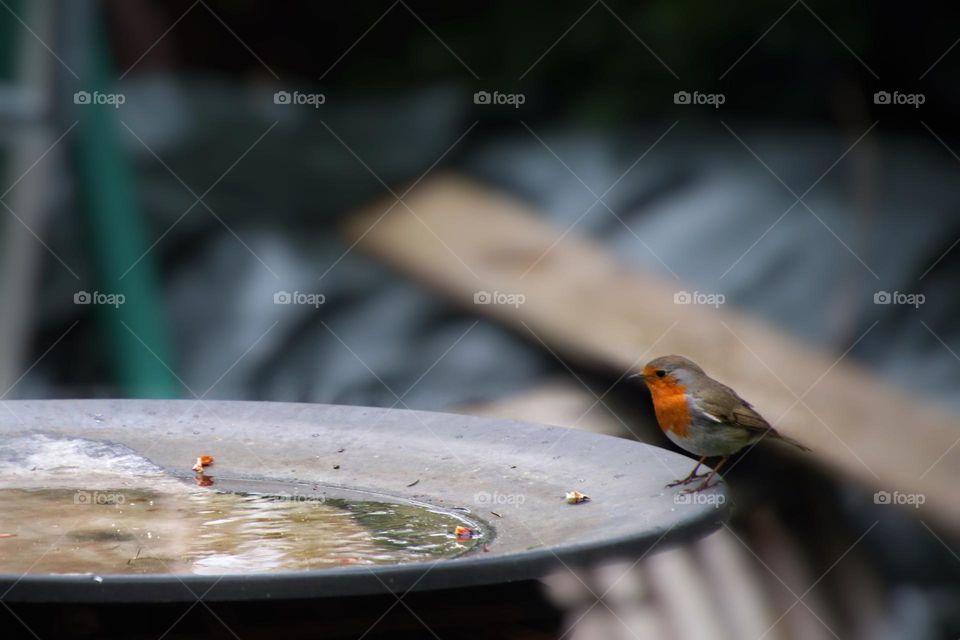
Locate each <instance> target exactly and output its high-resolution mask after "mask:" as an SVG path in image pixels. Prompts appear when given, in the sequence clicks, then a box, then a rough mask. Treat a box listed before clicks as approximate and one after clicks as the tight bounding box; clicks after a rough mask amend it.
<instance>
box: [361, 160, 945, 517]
mask: <svg viewBox="0 0 960 640" xmlns="http://www.w3.org/2000/svg"><path fill="white" fill-rule="evenodd" d="M404 202H405V204H398V203H396V202H395V201H394V200H393V199H389V200H386V201H384V202H379V203H375V204H373V205H371V206H370V207H368V208H366V209H364V210H363V211H360V212H358V213H357V214H356V215H353V216H351V217H350V218H349V219H348V222H347V224H346V233H347V234H348V236H349V237H350V238H351V239H352V240H353V241H354V242H356V243H357V246H358V247H359V248H361V249H363V250H366V251H368V252H370V253H372V254H374V255H376V256H378V257H379V258H381V259H383V260H385V261H386V262H388V263H389V264H392V265H394V266H396V267H397V268H399V269H401V270H403V271H404V272H406V273H408V274H409V275H410V276H412V277H414V278H416V279H417V280H420V281H422V282H424V283H426V284H428V285H429V286H432V287H433V288H435V289H436V290H438V291H440V292H442V293H444V294H445V295H447V296H449V297H450V298H451V299H453V300H455V301H458V302H459V303H461V304H463V305H466V306H468V307H469V308H471V309H474V310H476V311H477V312H478V313H484V314H487V315H489V316H491V317H493V318H496V319H497V320H499V321H501V322H503V323H505V324H507V325H510V326H512V327H514V328H515V329H516V330H517V331H518V332H519V333H521V334H522V335H525V336H527V337H529V338H530V339H531V340H533V341H535V342H537V343H543V344H545V345H548V346H549V349H551V350H552V351H554V352H556V353H557V354H559V355H560V356H561V357H564V358H572V359H576V360H578V361H580V362H582V363H586V364H591V365H596V364H603V365H605V366H608V367H610V368H612V369H613V370H614V371H618V372H623V371H627V370H634V369H636V368H637V367H638V366H641V365H642V364H643V363H644V362H645V361H646V360H648V359H650V358H652V357H655V356H658V355H663V354H668V353H678V354H682V355H686V356H688V357H690V358H692V359H693V360H695V361H697V362H698V363H700V364H701V365H702V366H703V367H704V369H706V371H707V372H708V373H709V374H711V375H713V376H714V377H716V378H718V379H720V380H721V381H723V382H725V383H727V384H729V385H730V386H732V387H734V388H735V389H737V390H738V391H739V392H740V393H741V394H742V395H744V396H745V397H746V398H747V399H749V400H750V401H751V402H753V403H754V404H755V405H756V406H757V408H758V409H759V410H760V412H761V413H762V414H764V415H765V416H766V417H767V418H768V419H769V420H770V421H771V422H773V423H774V424H775V425H776V427H777V428H778V429H779V430H781V431H782V432H784V433H786V434H788V435H790V436H792V437H794V438H796V439H797V440H799V441H801V442H803V443H805V444H807V445H808V446H810V447H811V448H812V449H813V450H814V453H813V454H807V455H811V458H812V459H813V460H816V461H818V462H819V463H822V464H823V465H826V466H829V467H830V468H832V469H835V470H838V471H840V472H842V473H843V474H844V475H846V476H847V477H849V478H852V479H855V480H857V481H859V482H861V483H862V484H863V485H864V486H867V487H870V488H871V490H885V491H890V492H893V491H899V492H901V493H919V494H923V495H924V498H925V501H926V503H925V505H924V506H923V507H921V509H920V510H919V512H918V513H919V514H920V515H921V516H924V515H928V513H929V515H930V517H937V518H938V519H940V520H941V521H942V522H945V523H948V524H949V525H951V526H952V527H954V528H955V529H958V530H960V492H957V491H956V490H955V487H956V486H957V484H958V481H960V464H958V462H960V446H957V447H954V444H955V443H956V442H957V439H958V438H960V421H958V419H957V417H955V416H951V415H950V414H948V413H947V412H946V411H945V410H943V409H940V408H939V407H935V406H933V404H932V402H931V401H929V400H927V401H924V402H922V403H919V402H917V401H916V399H915V398H912V397H911V396H909V395H908V394H907V393H906V392H905V391H904V390H901V389H899V388H895V387H892V386H891V385H888V384H886V383H884V382H883V381H881V380H880V379H879V378H877V377H876V376H874V375H873V374H871V373H870V372H869V371H867V370H866V369H864V368H862V367H860V366H858V365H857V364H855V363H854V362H853V361H852V360H851V359H849V358H847V359H841V358H840V354H834V353H828V352H826V351H823V350H818V349H816V348H813V347H811V346H810V345H806V344H802V343H801V342H799V341H798V340H796V339H794V338H792V337H791V336H788V335H786V334H785V333H783V332H782V331H778V330H776V329H774V328H772V327H770V326H767V325H764V324H762V323H760V322H758V321H757V320H755V319H753V318H751V317H748V316H747V315H745V314H743V313H741V312H738V311H736V310H734V309H731V308H728V305H725V306H722V307H720V308H719V309H715V308H713V307H706V306H701V305H677V304H674V301H673V300H674V298H673V296H674V293H676V292H677V291H678V290H679V289H681V288H682V287H680V286H677V284H676V283H673V282H667V281H664V280H662V279H660V278H659V277H656V276H654V275H651V274H648V273H644V272H642V271H639V270H635V269H630V268H627V267H626V266H624V265H622V264H620V263H618V262H617V261H615V260H614V259H613V257H612V256H611V255H609V253H608V252H607V251H606V250H605V249H604V248H603V247H602V246H600V245H598V244H596V243H594V242H592V241H589V240H588V239H585V238H583V237H581V236H579V235H578V234H577V232H576V230H573V231H570V232H569V233H566V234H564V230H563V229H557V228H554V227H553V226H551V225H550V224H548V223H547V222H546V221H544V220H543V218H542V217H541V216H538V215H537V213H536V212H535V211H533V210H531V209H530V208H529V207H527V206H525V205H523V204H522V203H520V202H518V201H516V200H514V199H512V198H510V197H507V196H505V195H503V194H500V193H497V192H495V191H492V190H491V189H489V188H486V187H484V186H483V185H480V184H478V183H476V182H473V181H470V180H468V179H465V178H462V177H458V176H455V175H449V174H445V175H438V176H437V177H433V178H430V179H428V180H425V181H424V182H422V183H421V184H420V185H419V186H417V187H416V188H415V189H414V190H413V191H412V192H411V193H409V194H408V195H407V197H406V198H404ZM638 250H643V249H642V248H640V249H638ZM478 292H489V293H491V294H493V293H494V292H497V293H499V294H508V295H512V294H521V295H522V296H523V303H522V304H517V305H513V304H509V303H505V304H497V303H494V304H475V300H474V297H475V295H477V294H478ZM501 300H510V299H503V298H501ZM514 301H515V300H514ZM798 396H799V397H800V398H802V400H801V401H798V400H797V398H798ZM637 401H638V402H649V400H648V396H647V394H646V392H645V391H642V390H640V389H639V388H638V392H637ZM891 508H893V507H891Z"/></svg>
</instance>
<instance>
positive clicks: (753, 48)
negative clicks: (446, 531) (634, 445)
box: [0, 0, 960, 638]
mask: <svg viewBox="0 0 960 640" xmlns="http://www.w3.org/2000/svg"><path fill="white" fill-rule="evenodd" d="M0 5H2V7H0V78H2V83H0V172H2V173H0V176H2V180H0V205H2V208H0V225H2V232H0V242H2V244H3V250H2V251H0V290H2V295H3V298H2V299H3V301H4V302H3V313H2V314H0V389H2V390H5V392H4V394H3V396H2V398H4V399H12V398H60V397H154V398H188V399H199V400H204V399H243V400H274V401H295V402H320V403H336V404H356V405H372V406H387V407H399V408H412V409H428V410H446V411H453V412H464V413H477V414H482V415H496V416H502V417H514V418H518V419H527V420H531V421H536V422H548V423H553V424H559V425H562V426H569V427H574V428H582V429H591V430H594V431H598V432H602V433H607V434H612V435H617V436H621V437H628V438H638V439H641V440H645V441H647V442H650V443H653V444H656V445H658V446H663V447H669V448H673V445H671V444H670V443H669V442H668V441H667V440H666V438H664V437H663V436H662V434H661V433H660V431H659V429H657V427H656V424H655V422H654V421H653V416H652V411H651V409H650V405H649V396H648V394H647V393H646V391H645V390H644V389H643V388H642V387H641V386H638V385H636V384H633V383H631V381H629V380H626V379H625V376H626V374H628V373H629V372H630V371H631V370H632V369H635V368H636V366H637V365H642V363H643V362H644V361H646V360H647V359H651V358H653V357H655V356H658V355H664V354H666V353H671V352H678V353H682V354H684V355H687V356H689V357H691V358H693V359H694V360H696V361H698V362H700V363H701V364H703V365H704V367H705V368H706V369H707V371H708V373H711V374H713V375H715V376H716V377H718V378H720V379H721V380H723V381H725V382H727V383H729V384H731V386H734V387H735V388H737V389H738V391H740V392H741V394H742V395H744V396H745V397H746V398H748V399H749V400H751V401H753V402H754V404H755V405H757V408H758V409H760V410H761V411H762V412H763V413H764V414H765V415H767V416H768V418H770V419H771V420H773V419H774V418H776V419H777V420H778V421H779V420H782V423H778V428H781V424H782V428H783V430H784V431H785V432H787V433H790V434H791V435H792V436H794V437H796V438H798V439H800V440H801V441H803V442H805V443H807V444H809V445H810V446H811V447H812V448H813V449H814V452H813V453H812V454H809V455H806V456H802V457H800V456H796V455H793V454H792V453H790V452H787V451H783V450H781V449H778V448H776V447H774V446H770V447H768V446H766V444H762V445H760V446H759V447H758V448H757V449H756V450H755V451H754V452H753V453H752V454H750V455H747V456H744V457H741V458H738V459H737V460H736V461H735V463H734V464H733V465H732V466H731V467H728V471H727V473H726V476H727V479H728V481H729V482H730V483H731V491H732V493H733V495H735V496H736V499H737V503H736V508H735V511H734V514H735V515H734V519H733V521H732V523H731V526H730V527H729V528H724V529H722V530H721V531H719V532H718V533H717V534H714V535H713V536H711V537H709V538H707V539H706V540H703V541H700V542H698V543H697V544H695V545H692V546H691V547H689V548H684V549H674V550H670V551H666V552H664V553H660V554H654V555H651V556H650V557H649V558H644V559H642V560H641V561H639V562H636V563H633V562H628V563H626V564H625V565H624V566H622V567H619V566H613V567H600V568H598V569H597V571H596V573H595V574H591V575H586V576H578V577H573V576H570V575H566V576H565V575H559V576H556V579H555V580H551V581H549V582H548V584H546V585H545V588H547V589H548V591H549V592H550V594H551V597H552V598H554V599H555V601H556V602H557V603H558V605H559V606H562V607H564V608H565V609H566V610H567V611H568V612H569V613H568V620H567V625H566V630H567V633H568V635H567V637H573V638H577V637H582V638H591V637H605V638H613V637H664V638H666V637H677V638H828V637H837V638H957V637H958V636H960V608H958V607H957V602H958V601H960V556H958V553H960V503H958V502H957V498H956V496H955V495H954V493H955V489H954V487H956V486H957V480H958V479H960V447H957V446H956V445H957V442H958V440H957V438H960V431H958V428H960V420H958V419H957V415H956V414H957V411H958V410H960V395H958V394H957V393H956V389H957V388H958V386H960V357H958V355H957V353H958V352H960V335H958V332H960V325H958V324H957V322H956V321H955V320H956V318H957V314H958V311H960V309H958V306H960V297H958V296H957V295H956V286H955V284H954V283H955V279H956V277H957V273H958V270H957V269H958V266H960V248H957V247H956V245H957V244H958V243H960V215H958V211H960V190H958V189H957V188H956V185H957V174H958V170H960V157H958V155H957V154H958V151H960V131H958V129H957V125H956V118H955V117H954V114H955V111H956V108H957V103H958V100H960V95H958V94H957V90H956V81H955V79H956V74H957V71H958V68H960V48H957V49H955V47H956V45H957V44H958V42H960V29H958V28H957V27H956V25H957V24H958V23H957V21H956V20H955V19H953V18H955V17H956V16H955V15H951V14H952V13H955V12H954V11H953V10H952V9H949V8H943V7H936V6H933V5H930V6H924V5H922V4H913V5H911V6H910V7H909V8H905V7H903V6H894V5H890V6H886V5H882V6H881V5H879V4H876V3H843V4H837V3H827V2H819V1H818V2H814V1H812V0H810V1H804V0H797V1H796V2H793V3H790V2H782V3H769V2H756V1H752V0H751V1H746V2H740V3H737V4H736V6H729V5H709V4H704V3H692V2H686V1H679V2H678V1H674V2H667V1H665V0H652V1H647V2H639V3H628V2H618V1H614V0H597V1H595V2H590V1H589V0H588V1H587V2H550V3H547V2H540V1H533V2H525V3H509V2H501V1H496V2H486V3H480V4H460V3H445V2H420V1H417V0H400V1H397V2H389V1H387V2H369V3H358V4H355V5H338V6H336V7H333V6H330V5H326V4H323V3H309V2H304V1H282V0H274V1H273V2H264V1H257V0H235V1H229V2H228V1H226V0H222V1H221V0H196V1H191V0H166V1H164V2H159V1H156V0H110V1H104V2H94V1H92V0H71V1H69V2H66V1H60V2H57V1H54V0H43V1H41V0H34V1H32V2H26V1H23V0H3V1H2V2H0ZM945 14H946V15H945ZM202 406H203V405H202V403H201V407H202ZM895 503H899V504H895ZM918 503H919V504H921V505H922V506H921V508H915V507H916V506H917V504H918ZM623 576H628V577H627V578H623ZM710 576H712V577H713V579H712V580H711V579H708V577H710ZM717 576H722V581H721V583H722V584H724V585H726V587H727V588H709V585H710V584H711V583H712V584H714V585H716V584H717V583H716V577H717ZM621 578H623V579H621ZM589 585H594V586H592V587H588V586H589ZM610 585H615V586H616V589H610V590H608V588H607V587H608V586H610ZM598 594H604V598H603V599H604V604H605V605H606V606H596V603H597V599H598Z"/></svg>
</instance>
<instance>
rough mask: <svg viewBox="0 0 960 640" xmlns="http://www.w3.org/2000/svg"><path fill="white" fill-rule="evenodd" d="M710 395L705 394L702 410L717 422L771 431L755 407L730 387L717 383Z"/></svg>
mask: <svg viewBox="0 0 960 640" xmlns="http://www.w3.org/2000/svg"><path fill="white" fill-rule="evenodd" d="M716 385H717V386H716V387H714V388H712V389H710V393H705V394H703V397H702V399H701V401H700V410H701V411H703V412H704V413H706V414H707V416H708V417H709V418H711V419H713V420H715V421H716V422H723V423H727V424H731V425H736V426H738V427H743V428H745V429H752V430H756V431H768V430H770V428H771V427H770V423H768V422H767V421H766V420H764V419H763V416H761V415H760V414H759V413H757V412H756V411H755V410H754V409H753V405H751V404H750V403H749V402H747V401H746V400H744V399H743V398H741V397H740V396H739V395H737V392H736V391H734V390H733V389H731V388H730V387H728V386H726V385H724V384H721V383H719V382H717V383H716Z"/></svg>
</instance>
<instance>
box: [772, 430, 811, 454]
mask: <svg viewBox="0 0 960 640" xmlns="http://www.w3.org/2000/svg"><path fill="white" fill-rule="evenodd" d="M772 435H773V436H774V437H776V438H777V439H778V440H783V441H784V442H786V443H787V444H792V445H793V446H795V447H796V448H797V449H800V450H801V451H812V449H811V448H810V447H808V446H807V445H805V444H800V443H799V442H797V441H796V440H794V439H793V438H791V437H789V436H785V435H783V434H782V433H780V432H779V431H774V432H773V434H772Z"/></svg>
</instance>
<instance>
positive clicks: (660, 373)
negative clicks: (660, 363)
mask: <svg viewBox="0 0 960 640" xmlns="http://www.w3.org/2000/svg"><path fill="white" fill-rule="evenodd" d="M665 375H667V372H666V371H664V370H663V369H657V377H658V378H662V377H663V376H665Z"/></svg>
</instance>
